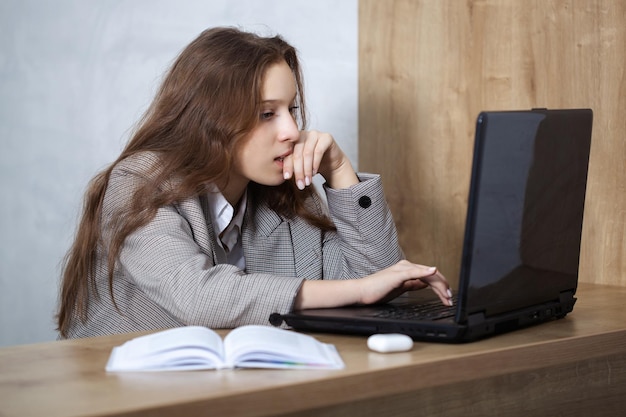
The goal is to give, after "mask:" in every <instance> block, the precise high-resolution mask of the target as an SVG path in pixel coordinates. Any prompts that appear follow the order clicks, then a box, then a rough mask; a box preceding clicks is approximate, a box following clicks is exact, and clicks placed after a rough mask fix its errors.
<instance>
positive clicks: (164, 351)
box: [106, 326, 224, 371]
mask: <svg viewBox="0 0 626 417" xmlns="http://www.w3.org/2000/svg"><path fill="white" fill-rule="evenodd" d="M223 358H224V346H223V343H222V340H221V338H220V337H219V335H218V334H217V333H215V332H214V331H213V330H211V329H209V328H206V327H201V326H187V327H179V328H174V329H169V330H165V331H162V332H158V333H154V334H149V335H146V336H140V337H137V338H135V339H132V340H129V341H128V342H126V343H124V344H123V345H121V346H118V347H116V348H114V349H113V352H112V353H111V357H110V358H109V362H108V363H107V366H106V370H107V371H130V370H158V371H163V370H190V369H213V368H222V367H223V366H224V361H223Z"/></svg>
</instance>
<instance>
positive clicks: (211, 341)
mask: <svg viewBox="0 0 626 417" xmlns="http://www.w3.org/2000/svg"><path fill="white" fill-rule="evenodd" d="M343 367H344V364H343V361H342V360H341V357H340V356H339V353H338V352H337V350H336V349H335V346H334V345H330V344H327V343H322V342H319V341H318V340H317V339H315V338H314V337H312V336H308V335H305V334H302V333H296V332H294V331H291V330H284V329H277V328H274V327H269V326H253V325H250V326H242V327H238V328H236V329H234V330H232V331H231V332H230V333H229V334H228V335H227V336H226V337H224V340H223V341H222V339H221V338H220V336H219V335H218V334H217V333H216V332H215V331H213V330H211V329H209V328H207V327H201V326H186V327H177V328H174V329H169V330H164V331H161V332H157V333H153V334H149V335H146V336H140V337H137V338H135V339H132V340H129V341H128V342H126V343H124V344H123V345H121V346H117V347H115V348H113V351H112V352H111V356H110V357H109V361H108V362H107V365H106V370H107V371H108V372H119V371H178V370H195V369H226V368H286V369H287V368H289V369H341V368H343Z"/></svg>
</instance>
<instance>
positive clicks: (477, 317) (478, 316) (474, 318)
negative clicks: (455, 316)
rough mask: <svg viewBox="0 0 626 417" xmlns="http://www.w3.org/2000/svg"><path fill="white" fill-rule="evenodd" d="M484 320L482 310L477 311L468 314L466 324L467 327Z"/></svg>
mask: <svg viewBox="0 0 626 417" xmlns="http://www.w3.org/2000/svg"><path fill="white" fill-rule="evenodd" d="M484 322H485V313H484V312H483V311H481V312H479V313H473V314H470V315H469V316H468V317H467V324H468V326H469V327H474V326H476V325H478V324H481V323H484Z"/></svg>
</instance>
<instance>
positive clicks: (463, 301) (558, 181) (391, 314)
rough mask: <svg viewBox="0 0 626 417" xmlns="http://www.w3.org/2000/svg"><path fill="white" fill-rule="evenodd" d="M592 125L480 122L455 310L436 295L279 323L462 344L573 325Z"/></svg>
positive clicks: (292, 316)
mask: <svg viewBox="0 0 626 417" xmlns="http://www.w3.org/2000/svg"><path fill="white" fill-rule="evenodd" d="M592 119H593V112H592V110H591V109H558V110H557V109H554V110H548V109H532V110H522V111H484V112H481V113H480V114H479V115H478V118H477V122H476V132H475V143H474V154H473V163H472V173H471V179H470V187H469V198H468V208H467V216H466V224H465V235H464V241H463V253H462V259H461V268H460V276H459V281H458V282H459V287H458V289H457V290H455V303H454V306H452V307H449V306H444V305H443V304H442V303H441V301H439V299H438V298H436V297H435V295H434V292H433V291H431V290H428V289H426V290H420V291H413V292H409V293H406V294H403V295H402V296H400V297H397V298H396V299H395V300H393V301H392V302H390V303H387V304H378V305H373V306H349V307H340V308H324V309H308V310H300V311H293V312H291V313H289V314H274V315H272V317H270V322H271V323H272V324H274V325H280V324H282V323H283V321H284V322H285V323H286V324H287V325H289V326H291V327H292V328H294V329H295V330H300V331H307V332H336V333H344V334H345V333H353V334H362V335H370V334H375V333H403V334H406V335H409V336H411V337H412V338H413V339H414V340H418V341H430V342H450V343H460V342H470V341H474V340H478V339H482V338H485V337H490V336H493V335H496V334H500V333H504V332H509V331H513V330H516V329H519V328H522V327H526V326H530V325H534V324H538V323H543V322H546V321H549V320H555V319H561V318H564V317H565V316H566V315H567V314H568V313H570V312H571V311H572V310H573V308H574V304H575V302H576V297H575V294H576V288H577V283H578V264H579V257H580V241H581V233H582V224H583V211H584V205H585V191H586V182H587V167H588V162H589V149H590V145H591V130H592ZM444 274H445V272H444ZM419 310H426V312H421V313H420V312H419ZM429 310H430V311H429Z"/></svg>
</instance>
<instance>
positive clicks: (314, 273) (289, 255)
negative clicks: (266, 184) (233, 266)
mask: <svg viewBox="0 0 626 417" xmlns="http://www.w3.org/2000/svg"><path fill="white" fill-rule="evenodd" d="M304 224H305V222H304V221H303V220H301V219H296V220H294V221H288V220H284V219H283V218H281V217H280V216H279V215H278V214H276V213H275V212H274V211H273V210H271V209H270V208H269V207H267V206H266V205H265V204H262V205H260V206H258V207H256V209H255V210H252V211H251V210H248V211H247V212H246V217H245V220H244V227H243V231H242V239H243V240H242V242H243V250H244V256H245V258H246V271H247V272H249V273H252V272H262V273H270V274H276V275H280V276H291V277H304V278H318V277H319V278H321V276H322V272H321V271H322V267H321V262H320V261H319V259H320V258H321V254H317V253H316V251H315V248H316V247H318V245H315V244H312V243H313V242H315V241H314V240H313V241H311V239H309V238H308V237H310V233H311V232H312V231H314V232H313V233H315V231H316V230H315V229H314V228H312V227H310V226H308V227H306V226H305V225H304ZM318 255H319V256H318ZM316 261H317V262H316Z"/></svg>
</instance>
